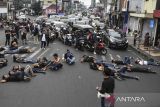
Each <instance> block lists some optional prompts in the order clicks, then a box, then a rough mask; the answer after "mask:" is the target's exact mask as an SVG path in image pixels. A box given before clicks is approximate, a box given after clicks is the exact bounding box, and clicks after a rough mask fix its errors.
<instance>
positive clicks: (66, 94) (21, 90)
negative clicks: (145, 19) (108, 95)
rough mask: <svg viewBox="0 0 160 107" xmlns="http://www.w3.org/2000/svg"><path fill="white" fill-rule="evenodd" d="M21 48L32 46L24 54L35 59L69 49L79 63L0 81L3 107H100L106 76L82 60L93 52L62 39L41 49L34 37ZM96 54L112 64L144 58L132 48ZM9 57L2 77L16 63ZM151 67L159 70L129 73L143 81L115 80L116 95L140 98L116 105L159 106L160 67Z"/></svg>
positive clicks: (126, 106) (124, 106)
mask: <svg viewBox="0 0 160 107" xmlns="http://www.w3.org/2000/svg"><path fill="white" fill-rule="evenodd" d="M2 33H3V31H0V34H1V37H0V38H1V40H4V39H5V38H4V37H3V36H2ZM3 42H4V41H3ZM2 44H3V43H2ZM22 47H30V48H32V49H33V50H34V53H32V54H24V55H22V56H27V57H30V58H33V59H36V58H37V57H43V56H46V57H47V58H51V57H52V55H53V53H58V54H59V55H60V56H62V54H63V53H64V52H66V50H67V49H70V50H71V52H72V53H73V54H74V55H75V57H76V64H75V65H73V66H69V65H67V64H65V63H64V67H63V69H61V70H60V71H57V72H52V71H47V73H46V74H38V75H37V76H36V77H34V78H33V79H32V80H31V81H30V82H9V83H5V84H0V107H100V99H98V98H97V93H96V89H95V88H96V86H100V85H101V81H102V80H103V75H102V73H101V72H99V71H94V70H91V69H90V68H89V65H88V64H86V63H80V62H79V59H80V57H81V56H82V55H84V54H86V55H93V54H92V53H89V52H87V51H85V52H81V51H77V50H75V49H74V48H73V47H68V46H65V45H63V44H62V43H61V42H59V41H55V42H54V43H52V44H50V46H49V48H47V49H46V50H41V49H40V45H34V44H33V42H32V39H31V41H30V42H29V45H25V46H22ZM94 56H95V57H96V58H97V59H99V60H101V59H103V60H106V61H107V62H109V63H110V61H111V59H112V58H113V59H123V58H124V57H125V56H131V57H134V58H141V56H140V55H138V54H137V53H135V52H134V51H133V50H131V49H128V50H127V51H120V50H110V49H109V50H108V54H107V55H106V56H100V55H94ZM6 58H7V59H8V60H9V64H8V66H7V67H4V68H2V69H1V70H0V76H2V75H3V74H6V73H8V71H9V70H10V69H11V68H12V66H13V65H17V64H16V63H13V62H12V55H6ZM24 66H25V65H24ZM150 67H151V68H152V69H153V70H156V71H157V72H158V73H157V74H144V73H129V75H134V76H135V75H137V76H139V77H140V80H139V81H137V80H131V79H127V80H125V81H117V80H116V87H115V95H116V98H124V97H125V98H126V97H134V98H135V97H139V98H141V101H137V100H136V101H135V100H134V101H133V99H132V100H131V99H130V100H126V101H124V100H123V101H122V99H121V101H120V100H117V101H116V104H115V107H159V106H160V102H159V99H160V85H159V81H160V75H159V68H160V67H152V66H150ZM142 98H144V100H145V101H144V100H143V99H142Z"/></svg>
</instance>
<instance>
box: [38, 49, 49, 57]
mask: <svg viewBox="0 0 160 107" xmlns="http://www.w3.org/2000/svg"><path fill="white" fill-rule="evenodd" d="M48 50H49V48H47V49H46V50H45V51H44V52H42V53H41V54H40V55H39V56H38V57H37V58H40V57H42V55H44V54H45V53H46V52H47V51H48Z"/></svg>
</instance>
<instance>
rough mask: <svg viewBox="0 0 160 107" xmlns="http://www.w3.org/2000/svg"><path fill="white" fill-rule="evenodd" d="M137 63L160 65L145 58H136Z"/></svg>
mask: <svg viewBox="0 0 160 107" xmlns="http://www.w3.org/2000/svg"><path fill="white" fill-rule="evenodd" d="M135 64H139V65H153V66H160V63H156V62H154V61H149V60H148V61H145V60H140V59H136V60H135Z"/></svg>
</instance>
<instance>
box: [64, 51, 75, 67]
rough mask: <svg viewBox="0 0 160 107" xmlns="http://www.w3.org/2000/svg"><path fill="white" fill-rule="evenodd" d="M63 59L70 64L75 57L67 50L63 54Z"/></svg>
mask: <svg viewBox="0 0 160 107" xmlns="http://www.w3.org/2000/svg"><path fill="white" fill-rule="evenodd" d="M64 59H65V61H66V63H67V64H69V65H72V64H74V63H75V57H74V56H73V54H72V53H71V52H70V51H69V50H67V53H65V54H64Z"/></svg>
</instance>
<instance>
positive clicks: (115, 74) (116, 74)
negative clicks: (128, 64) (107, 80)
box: [100, 66, 139, 80]
mask: <svg viewBox="0 0 160 107" xmlns="http://www.w3.org/2000/svg"><path fill="white" fill-rule="evenodd" d="M123 69H124V68H123V67H122V68H121V69H119V70H116V69H114V68H111V67H105V66H101V69H100V70H101V71H103V72H109V73H110V76H113V77H114V78H116V79H118V80H125V79H135V80H139V77H138V76H131V75H127V74H126V72H122V71H123Z"/></svg>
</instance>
